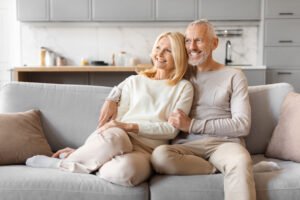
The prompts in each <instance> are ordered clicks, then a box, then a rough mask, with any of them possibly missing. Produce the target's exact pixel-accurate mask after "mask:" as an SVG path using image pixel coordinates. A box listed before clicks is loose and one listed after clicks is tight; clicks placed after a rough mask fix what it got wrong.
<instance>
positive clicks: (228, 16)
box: [198, 0, 261, 20]
mask: <svg viewBox="0 0 300 200" xmlns="http://www.w3.org/2000/svg"><path fill="white" fill-rule="evenodd" d="M260 9H261V0H199V14H198V15H199V17H200V18H206V19H209V20H260V13H261V10H260Z"/></svg>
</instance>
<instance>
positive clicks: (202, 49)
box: [185, 25, 213, 66]
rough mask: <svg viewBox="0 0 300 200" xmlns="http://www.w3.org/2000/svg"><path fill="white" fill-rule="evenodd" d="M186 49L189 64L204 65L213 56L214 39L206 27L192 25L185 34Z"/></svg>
mask: <svg viewBox="0 0 300 200" xmlns="http://www.w3.org/2000/svg"><path fill="white" fill-rule="evenodd" d="M185 47H186V50H187V53H188V56H189V64H190V65H193V66H198V65H201V64H203V63H204V62H205V61H206V60H207V58H208V57H209V56H210V55H211V54H212V50H213V37H212V36H211V35H209V33H208V31H207V26H206V25H191V26H189V27H188V28H187V29H186V32H185Z"/></svg>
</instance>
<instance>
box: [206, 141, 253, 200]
mask: <svg viewBox="0 0 300 200" xmlns="http://www.w3.org/2000/svg"><path fill="white" fill-rule="evenodd" d="M209 161H210V162H211V163H212V164H213V165H214V166H215V167H216V168H217V169H218V170H219V171H221V172H222V173H223V175H224V192H225V200H255V199H256V192H255V183H254V178H253V172H252V159H251V157H250V155H249V153H248V151H247V150H246V149H245V148H244V147H243V146H242V145H241V144H238V143H233V142H226V143H223V144H220V145H218V146H217V147H216V148H215V151H214V152H213V153H212V154H211V156H210V158H209Z"/></svg>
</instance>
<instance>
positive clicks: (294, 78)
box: [267, 69, 300, 92]
mask: <svg viewBox="0 0 300 200" xmlns="http://www.w3.org/2000/svg"><path fill="white" fill-rule="evenodd" d="M299 77H300V70H293V69H291V70H289V69H276V70H274V69H271V70H270V69H268V70H267V83H268V84H271V83H281V82H285V83H290V84H291V85H292V86H293V87H294V89H295V91H296V92H300V79H299Z"/></svg>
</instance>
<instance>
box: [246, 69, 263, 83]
mask: <svg viewBox="0 0 300 200" xmlns="http://www.w3.org/2000/svg"><path fill="white" fill-rule="evenodd" d="M243 72H244V74H245V76H246V78H247V81H248V85H249V86H255V85H265V84H266V69H243Z"/></svg>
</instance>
